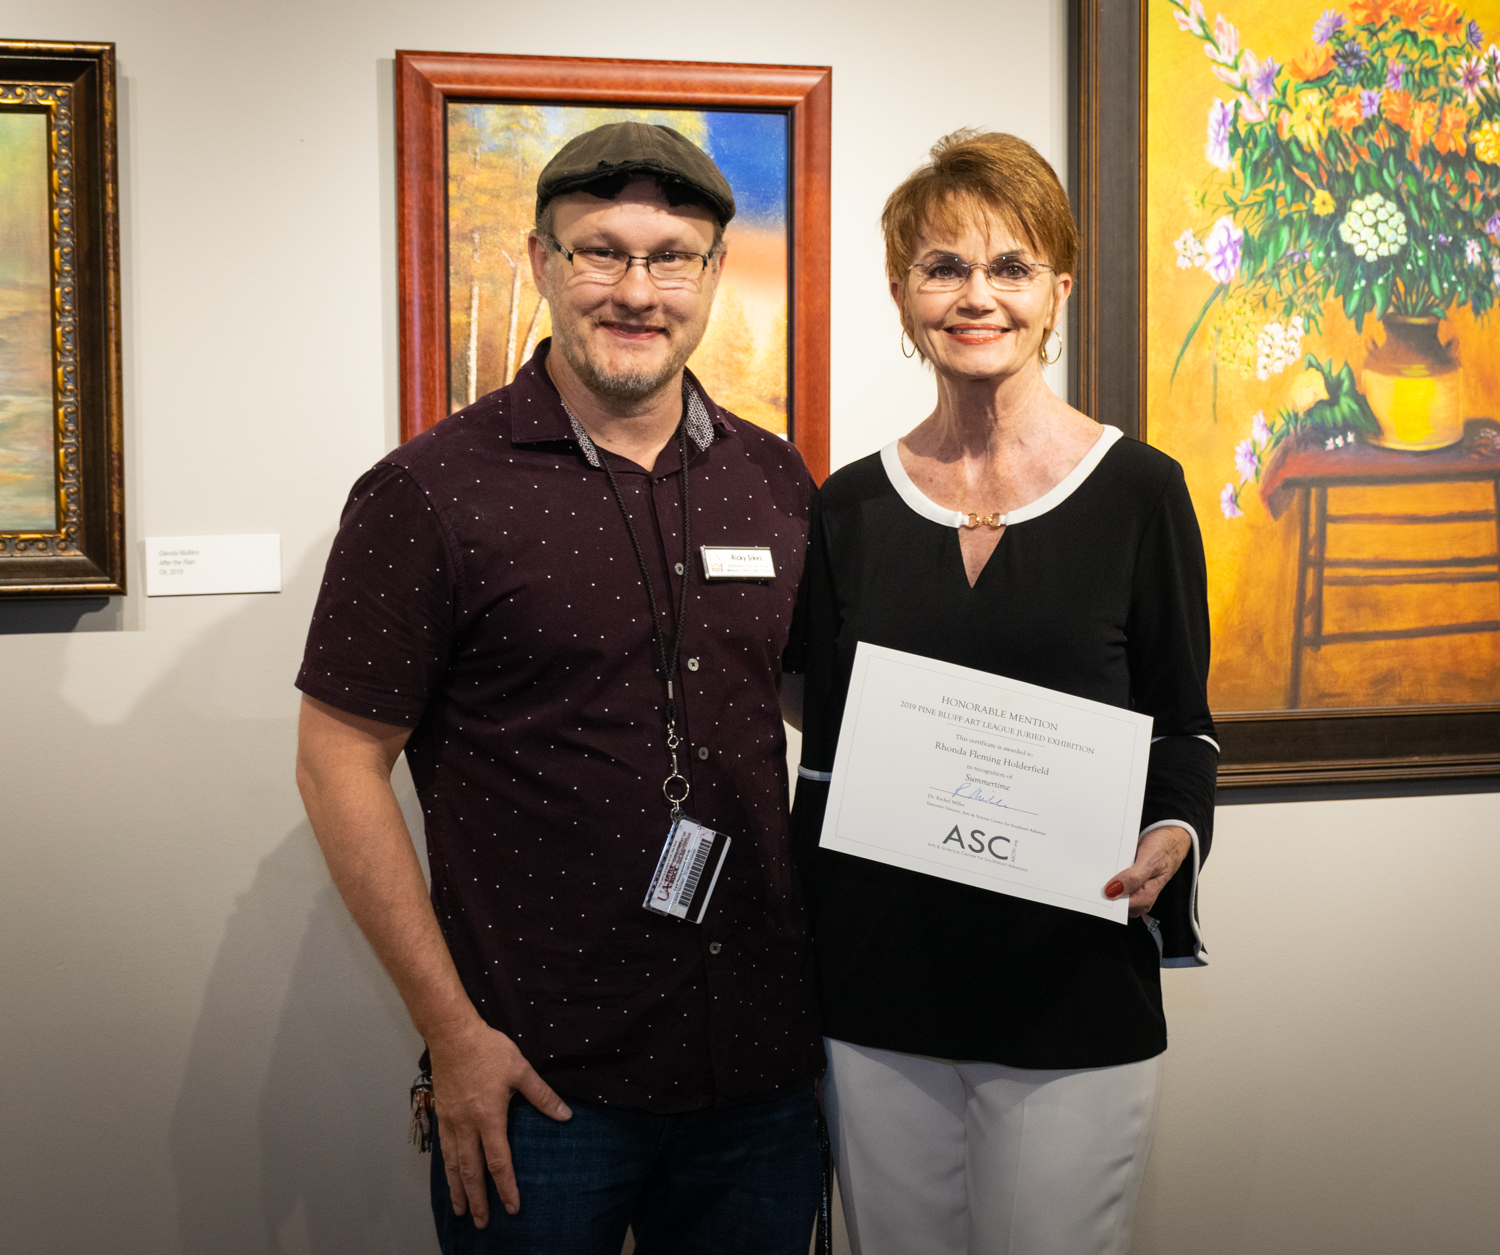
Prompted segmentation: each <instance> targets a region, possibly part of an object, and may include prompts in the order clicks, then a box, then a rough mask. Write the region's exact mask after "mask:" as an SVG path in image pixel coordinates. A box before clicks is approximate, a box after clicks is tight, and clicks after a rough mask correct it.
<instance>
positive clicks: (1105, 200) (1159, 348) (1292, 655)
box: [1073, 0, 1500, 787]
mask: <svg viewBox="0 0 1500 1255" xmlns="http://www.w3.org/2000/svg"><path fill="white" fill-rule="evenodd" d="M1074 12H1075V41H1074V47H1075V52H1076V56H1077V69H1078V80H1077V88H1078V90H1077V92H1076V96H1075V101H1076V118H1075V123H1076V125H1075V135H1076V137H1077V143H1076V149H1075V151H1076V160H1075V165H1074V171H1073V173H1074V179H1075V182H1074V187H1075V189H1076V191H1077V198H1078V208H1079V215H1080V223H1081V226H1082V228H1083V233H1084V244H1085V248H1084V252H1085V258H1086V260H1085V263H1084V265H1083V266H1082V267H1081V270H1082V272H1083V273H1082V274H1081V275H1080V279H1081V284H1082V293H1083V300H1082V301H1080V303H1079V304H1080V308H1079V310H1078V311H1077V314H1076V318H1077V321H1078V332H1079V337H1080V343H1081V345H1082V348H1083V351H1082V352H1081V353H1080V354H1079V355H1078V356H1079V359H1080V360H1079V364H1078V379H1077V386H1078V396H1079V400H1080V404H1081V405H1082V407H1083V408H1085V409H1087V410H1090V411H1091V412H1092V413H1093V414H1094V416H1095V417H1096V418H1099V419H1100V420H1101V421H1108V422H1114V423H1116V424H1117V425H1119V426H1121V427H1122V428H1124V429H1125V430H1126V431H1127V432H1129V433H1130V434H1132V435H1138V436H1139V437H1140V438H1141V439H1144V440H1146V441H1148V442H1150V443H1151V444H1153V445H1155V446H1157V447H1158V448H1161V449H1163V450H1164V451H1165V452H1167V453H1169V454H1171V455H1172V456H1173V457H1174V458H1176V459H1177V460H1178V461H1179V462H1180V463H1181V464H1182V466H1183V470H1184V472H1185V474H1186V476H1187V482H1188V486H1189V490H1190V491H1191V493H1192V496H1193V500H1194V503H1195V505H1196V507H1197V512H1198V517H1199V522H1200V525H1201V527H1202V530H1203V538H1204V545H1205V549H1206V551H1207V557H1208V565H1209V584H1210V594H1209V595H1210V611H1211V615H1212V622H1213V637H1214V658H1213V666H1212V671H1211V675H1210V686H1209V695H1210V701H1211V703H1212V705H1213V708H1214V716H1215V719H1216V721H1217V723H1218V726H1219V730H1220V739H1221V743H1222V746H1223V758H1222V761H1221V768H1220V783H1221V785H1223V786H1228V787H1234V786H1237V785H1239V786H1243V785H1265V784H1287V783H1299V782H1306V783H1313V782H1319V783H1321V782H1338V781H1344V782H1347V781H1375V780H1382V781H1384V780H1403V779H1405V780H1419V779H1423V778H1439V777H1461V776H1483V775H1495V774H1500V321H1497V320H1496V318H1495V316H1494V315H1495V307H1496V304H1497V300H1500V48H1497V47H1496V45H1495V44H1494V43H1493V42H1491V39H1492V38H1495V37H1500V0H1472V2H1471V3H1468V4H1467V6H1465V7H1460V6H1459V5H1456V4H1452V3H1448V2H1447V0H1350V2H1349V3H1347V4H1346V5H1344V6H1342V7H1331V6H1330V4H1329V0H1219V2H1218V3H1217V4H1216V5H1215V6H1214V11H1213V14H1212V16H1210V12H1209V10H1206V9H1205V8H1204V4H1203V0H1078V2H1077V4H1076V5H1075V10H1074ZM1122 106H1123V107H1122Z"/></svg>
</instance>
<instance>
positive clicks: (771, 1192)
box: [432, 1084, 821, 1255]
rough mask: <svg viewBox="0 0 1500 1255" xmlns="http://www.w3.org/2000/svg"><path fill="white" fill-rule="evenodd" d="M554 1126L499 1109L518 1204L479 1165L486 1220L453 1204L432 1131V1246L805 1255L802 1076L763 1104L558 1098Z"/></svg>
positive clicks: (807, 1173)
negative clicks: (637, 1103) (639, 1104)
mask: <svg viewBox="0 0 1500 1255" xmlns="http://www.w3.org/2000/svg"><path fill="white" fill-rule="evenodd" d="M568 1105H569V1106H570V1107H571V1108H572V1109H573V1118H572V1119H571V1120H568V1121H566V1122H565V1123H561V1124H559V1123H558V1122H557V1121H555V1120H549V1119H548V1118H547V1117H546V1116H544V1115H542V1114H541V1113H540V1112H539V1111H537V1109H536V1108H535V1107H533V1106H532V1105H531V1104H530V1103H529V1102H527V1101H526V1100H525V1099H524V1098H520V1097H517V1098H515V1099H514V1100H513V1101H512V1102H511V1105H510V1124H509V1132H510V1149H511V1156H512V1159H513V1161H514V1163H515V1169H516V1184H517V1186H518V1187H519V1189H520V1191H521V1209H520V1211H518V1212H517V1213H516V1214H515V1215H514V1216H510V1215H507V1214H506V1212H505V1208H504V1207H502V1206H501V1204H500V1196H499V1194H498V1192H497V1191H496V1189H495V1182H494V1181H493V1180H492V1179H490V1178H489V1176H488V1174H486V1178H485V1180H486V1186H487V1188H488V1191H489V1200H490V1223H489V1225H488V1227H487V1228H484V1229H476V1228H475V1227H474V1222H473V1221H472V1220H471V1219H470V1218H469V1217H468V1216H455V1215H454V1214H453V1204H452V1200H451V1199H450V1197H449V1194H448V1178H447V1176H446V1175H445V1174H444V1171H443V1151H442V1143H441V1141H440V1140H439V1134H438V1129H437V1128H436V1125H435V1123H434V1128H433V1137H432V1214H433V1218H434V1219H435V1220H436V1222H437V1233H438V1245H439V1246H440V1247H441V1248H442V1250H443V1253H444V1255H471V1253H472V1255H488V1253H490V1252H505V1255H620V1247H621V1246H622V1245H623V1244H624V1242H625V1229H626V1226H627V1225H628V1226H629V1227H630V1228H632V1229H633V1230H634V1231H635V1242H636V1246H635V1249H636V1251H637V1252H638V1255H700V1253H701V1255H807V1248H808V1243H809V1242H810V1241H811V1238H812V1227H813V1216H814V1213H815V1211H816V1210H817V1205H818V1197H819V1194H820V1190H821V1181H820V1179H819V1167H818V1147H817V1138H816V1132H815V1123H814V1121H815V1116H814V1106H813V1090H812V1086H811V1084H809V1085H807V1086H806V1087H804V1088H802V1089H799V1090H797V1091H796V1092H795V1093H794V1094H792V1095H790V1096H789V1097H783V1098H776V1099H772V1100H771V1101H770V1102H759V1103H741V1104H737V1105H735V1106H731V1107H710V1108H706V1109H704V1110H702V1111H689V1112H685V1113H683V1114H681V1115H670V1116H657V1115H651V1114H649V1113H647V1112H643V1111H625V1110H621V1109H619V1108H613V1107H601V1106H597V1105H595V1104H591V1103H584V1102H578V1101H576V1100H573V1099H569V1100H568Z"/></svg>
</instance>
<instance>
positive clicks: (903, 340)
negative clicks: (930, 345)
mask: <svg viewBox="0 0 1500 1255" xmlns="http://www.w3.org/2000/svg"><path fill="white" fill-rule="evenodd" d="M916 355H917V344H916V341H915V340H913V341H912V346H911V352H910V353H908V352H907V351H906V328H905V327H902V328H901V356H902V357H904V358H906V359H907V360H908V361H910V360H911V359H912V358H914V357H915V356H916Z"/></svg>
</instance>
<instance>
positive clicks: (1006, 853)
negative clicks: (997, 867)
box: [943, 824, 1011, 863]
mask: <svg viewBox="0 0 1500 1255" xmlns="http://www.w3.org/2000/svg"><path fill="white" fill-rule="evenodd" d="M943 845H945V846H948V845H956V846H958V848H959V849H960V850H965V851H967V852H969V853H972V854H988V855H989V856H990V857H991V858H992V859H995V860H997V861H998V862H1001V863H1008V862H1010V856H1011V841H1010V838H1009V837H1001V836H993V837H990V836H986V835H985V833H984V831H983V830H982V829H979V828H975V829H974V830H973V831H972V832H970V833H969V835H968V838H967V840H966V839H965V837H964V834H963V833H961V832H960V831H959V830H958V825H957V824H954V825H953V828H952V830H951V831H950V832H949V833H948V835H947V836H946V837H944V838H943Z"/></svg>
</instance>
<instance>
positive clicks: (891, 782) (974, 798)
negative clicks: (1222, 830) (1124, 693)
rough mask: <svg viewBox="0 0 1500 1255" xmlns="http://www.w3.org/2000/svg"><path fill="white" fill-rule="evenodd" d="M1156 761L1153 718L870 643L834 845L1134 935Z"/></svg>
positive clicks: (837, 771)
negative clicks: (1138, 869)
mask: <svg viewBox="0 0 1500 1255" xmlns="http://www.w3.org/2000/svg"><path fill="white" fill-rule="evenodd" d="M1150 751H1151V719H1150V717H1149V716H1146V715H1141V714H1136V713H1135V712H1133V711H1129V710H1123V709H1120V708H1119V707H1116V706H1109V705H1105V704H1104V703H1101V702H1094V701H1089V700H1087V699H1085V698H1081V697H1073V696H1071V695H1070V694H1067V693H1058V692H1054V691H1052V690H1050V689H1044V688H1039V687H1038V686H1036V685H1033V684H1024V683H1022V682H1020V681H1016V680H1008V679H1005V678H1004V677H1003V676H997V675H992V674H990V673H989V672H985V671H975V670H973V669H971V668H968V667H959V666H954V665H952V664H951V663H944V662H938V661H936V660H934V659H931V658H922V657H919V656H917V655H915V654H907V653H902V652H901V651H899V650H894V649H885V648H883V647H881V646H878V645H870V644H867V643H864V642H861V643H860V645H859V647H858V649H857V651H856V653H855V659H854V673H853V676H852V678H851V680H850V684H849V697H848V701H847V703H846V704H845V707H844V722H843V727H842V730H841V732H840V734H839V743H838V753H837V756H836V758H835V760H834V765H833V780H832V782H831V783H830V785H829V796H828V808H827V810H826V812H825V814H824V820H823V833H822V839H821V842H820V844H821V845H822V846H823V847H824V848H826V849H832V850H838V851H841V852H843V853H845V854H854V855H858V856H859V857H861V858H868V859H874V860H876V861H878V862H883V863H890V864H892V865H894V866H897V867H905V868H907V869H909V870H911V871H918V872H926V873H927V874H928V875H932V876H941V877H944V878H945V879H948V880H956V881H960V882H962V883H964V884H970V885H977V886H979V887H980V888H983V889H992V890H994V891H996V892H998V893H1008V894H1012V895H1014V896H1016V897H1021V898H1028V899H1030V900H1032V901H1034V902H1046V903H1050V904H1051V905H1053V906H1061V907H1066V908H1068V909H1069V910H1074V911H1082V912H1085V913H1087V914H1090V915H1098V916H1100V917H1102V918H1104V919H1110V920H1115V921H1116V922H1118V923H1121V924H1123V923H1125V921H1126V918H1127V913H1128V910H1129V895H1128V894H1125V893H1120V894H1119V896H1118V897H1116V898H1115V899H1114V900H1111V899H1109V898H1106V897H1105V896H1104V887H1105V885H1106V882H1110V883H1111V885H1113V883H1114V882H1117V881H1118V880H1119V878H1120V874H1121V873H1120V869H1121V868H1122V867H1131V866H1132V865H1133V864H1134V863H1135V860H1136V842H1137V838H1138V835H1139V832H1140V817H1141V800H1142V796H1143V794H1144V792H1145V786H1146V767H1147V761H1148V759H1149V757H1150ZM1153 835H1154V834H1153Z"/></svg>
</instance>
